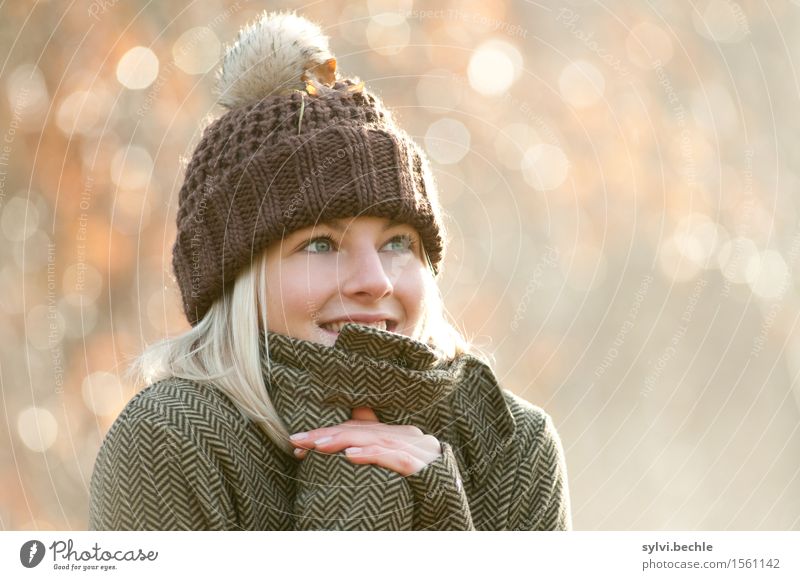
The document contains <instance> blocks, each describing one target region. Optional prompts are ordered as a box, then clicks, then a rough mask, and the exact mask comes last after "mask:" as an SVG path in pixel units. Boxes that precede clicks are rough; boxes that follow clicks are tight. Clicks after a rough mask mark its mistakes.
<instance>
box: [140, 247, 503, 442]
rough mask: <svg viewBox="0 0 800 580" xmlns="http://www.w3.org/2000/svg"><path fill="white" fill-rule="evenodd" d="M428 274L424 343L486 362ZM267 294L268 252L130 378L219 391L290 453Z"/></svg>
mask: <svg viewBox="0 0 800 580" xmlns="http://www.w3.org/2000/svg"><path fill="white" fill-rule="evenodd" d="M427 271H428V275H426V276H425V277H424V279H425V292H424V314H423V324H422V338H421V342H425V343H427V344H428V345H429V346H431V347H432V348H434V349H435V350H436V351H437V352H438V354H439V356H440V357H441V358H444V359H451V358H455V357H456V356H459V355H460V354H465V353H469V354H473V355H475V356H478V357H479V358H481V359H482V360H484V361H486V359H487V357H486V355H484V354H483V353H481V352H479V351H478V350H477V349H475V347H474V346H473V345H472V344H470V342H468V341H467V340H466V339H465V338H464V337H463V335H462V333H461V332H459V331H458V330H457V329H456V328H455V327H454V325H453V324H452V323H451V322H449V321H448V315H447V313H446V309H445V307H444V302H443V299H442V296H441V291H440V290H439V286H438V284H437V283H436V281H435V280H434V278H433V274H432V271H431V270H430V269H428V270H427ZM266 292H267V286H266V252H262V254H261V255H260V256H259V257H257V258H256V259H255V260H253V262H252V263H251V264H250V266H249V267H248V268H247V269H245V270H244V271H243V272H241V273H240V274H239V275H238V276H237V278H236V280H235V281H234V283H233V287H232V288H230V287H229V288H228V289H227V290H226V292H224V293H223V295H222V296H221V297H220V298H219V299H217V300H216V301H215V302H214V303H213V304H212V305H211V308H209V310H208V312H207V313H206V314H205V316H203V318H202V319H201V320H200V321H199V322H198V323H197V324H196V325H195V326H194V327H192V328H190V329H189V330H187V331H186V332H184V333H183V334H180V335H178V336H174V337H169V338H165V339H163V340H161V341H159V342H156V343H154V344H152V345H150V346H149V347H147V348H146V349H145V351H144V352H143V353H142V354H141V355H140V356H139V357H138V358H136V359H135V360H134V361H133V364H132V365H131V367H130V369H129V376H130V378H132V379H133V381H134V382H135V383H137V384H144V385H147V384H152V383H155V382H158V381H160V380H163V379H167V378H171V377H177V378H182V379H187V380H190V381H194V382H197V383H202V384H206V385H210V386H213V387H215V388H218V389H219V390H220V391H222V392H223V393H225V394H226V395H227V396H228V397H229V398H230V399H231V400H232V401H233V402H234V403H236V405H237V406H238V408H239V410H240V411H241V412H242V414H243V415H244V416H245V417H247V418H249V419H251V420H252V421H254V422H255V423H256V424H257V425H258V426H259V427H260V428H261V429H263V430H264V432H265V433H266V434H267V435H268V436H269V437H270V439H272V440H273V441H274V442H275V443H276V444H277V445H278V446H279V447H280V448H282V449H283V450H284V451H285V452H286V453H291V452H292V446H291V445H290V444H289V443H288V442H287V440H288V438H289V432H288V431H287V429H286V425H285V424H284V423H283V421H282V420H281V418H280V417H279V415H278V413H277V411H276V410H275V407H274V406H273V404H272V401H271V400H270V398H269V394H268V392H267V388H266V384H265V381H264V374H263V371H262V369H263V363H262V360H261V356H262V352H263V350H262V346H261V335H262V330H261V329H263V328H268V326H267V315H268V313H267V309H266V304H267V294H266ZM234 329H235V332H234Z"/></svg>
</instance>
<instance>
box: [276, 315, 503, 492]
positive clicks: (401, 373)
mask: <svg viewBox="0 0 800 580" xmlns="http://www.w3.org/2000/svg"><path fill="white" fill-rule="evenodd" d="M266 343H267V351H268V356H264V357H263V358H262V360H263V372H264V377H265V379H266V382H267V385H268V388H269V393H270V397H271V398H272V401H273V403H274V405H275V407H276V409H277V410H278V412H279V414H280V415H281V417H282V418H283V419H284V421H285V422H286V424H287V427H288V428H289V429H290V430H292V431H295V430H304V429H313V428H316V427H322V426H326V425H330V424H336V423H338V422H341V421H344V420H347V419H349V418H350V410H351V409H352V408H354V407H362V406H365V407H371V408H372V409H374V410H375V412H376V414H377V415H378V417H379V419H380V420H381V421H382V422H384V423H397V424H411V425H416V426H418V427H420V428H421V429H422V430H423V431H425V432H428V433H433V434H435V435H437V436H445V437H449V438H451V439H452V440H451V441H449V442H450V443H452V444H453V448H454V450H455V452H456V454H457V455H459V456H460V458H461V459H462V460H463V461H465V462H466V463H467V465H469V469H470V470H471V471H472V473H471V474H468V475H469V476H470V478H472V477H474V479H476V480H477V479H481V478H482V475H484V474H485V471H486V470H487V469H488V468H489V467H490V465H491V461H488V460H487V458H486V455H487V454H491V455H492V456H494V455H496V454H497V453H498V452H499V451H500V448H502V447H504V446H505V445H507V444H508V443H509V442H510V440H511V438H512V437H513V435H514V431H515V428H514V419H513V417H512V415H511V412H510V410H509V409H508V407H507V405H506V403H505V399H504V397H503V394H502V392H501V389H500V386H499V385H498V384H497V382H496V380H495V377H494V373H493V372H492V371H491V369H490V368H489V367H488V365H486V364H485V363H484V362H483V361H481V360H480V359H478V358H476V357H475V356H472V355H469V354H462V355H459V356H457V357H455V358H453V359H446V358H444V357H441V356H440V355H439V354H438V353H437V351H435V350H434V349H432V348H431V347H430V346H428V345H426V344H424V343H422V342H419V341H416V340H414V339H412V338H410V337H407V336H403V335H399V334H394V333H390V332H387V331H384V330H379V329H376V328H372V327H369V326H364V325H360V324H355V323H348V324H345V325H344V327H343V328H342V329H341V331H340V332H339V335H338V337H337V339H336V342H335V343H334V345H333V346H325V345H322V344H318V343H315V342H311V341H307V340H301V339H297V338H293V337H289V336H286V335H283V334H278V333H274V332H268V333H267V340H266ZM456 440H457V441H456Z"/></svg>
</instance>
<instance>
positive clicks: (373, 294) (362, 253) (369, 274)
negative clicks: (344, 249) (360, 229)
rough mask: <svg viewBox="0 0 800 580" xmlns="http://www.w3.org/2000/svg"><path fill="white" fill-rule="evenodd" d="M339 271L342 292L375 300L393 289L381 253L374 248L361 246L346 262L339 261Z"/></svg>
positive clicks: (388, 293)
mask: <svg viewBox="0 0 800 580" xmlns="http://www.w3.org/2000/svg"><path fill="white" fill-rule="evenodd" d="M342 271H343V272H342ZM340 272H341V273H343V274H344V276H343V278H344V279H343V280H342V279H340V288H341V292H342V294H345V295H348V296H354V297H358V298H371V299H373V300H377V299H379V298H383V297H385V296H388V295H390V294H391V293H392V292H393V291H394V285H393V284H392V280H391V278H390V277H389V275H388V274H387V272H386V269H385V268H384V264H383V260H382V259H381V255H380V254H379V253H378V252H377V251H376V250H375V249H374V248H371V247H367V248H363V249H360V250H359V251H358V252H355V253H353V254H351V255H350V256H348V258H347V263H346V264H341V263H340Z"/></svg>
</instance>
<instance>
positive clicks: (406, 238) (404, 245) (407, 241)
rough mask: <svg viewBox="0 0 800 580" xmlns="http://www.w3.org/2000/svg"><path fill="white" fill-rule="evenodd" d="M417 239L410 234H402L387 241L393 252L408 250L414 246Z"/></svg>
mask: <svg viewBox="0 0 800 580" xmlns="http://www.w3.org/2000/svg"><path fill="white" fill-rule="evenodd" d="M415 245H416V241H415V240H414V239H413V238H412V237H411V236H410V235H408V234H401V235H399V236H395V237H393V238H392V239H391V240H389V241H388V242H386V246H391V247H390V248H389V249H390V250H391V251H392V252H407V251H410V250H412V249H413V248H414V246H415ZM386 246H384V247H386Z"/></svg>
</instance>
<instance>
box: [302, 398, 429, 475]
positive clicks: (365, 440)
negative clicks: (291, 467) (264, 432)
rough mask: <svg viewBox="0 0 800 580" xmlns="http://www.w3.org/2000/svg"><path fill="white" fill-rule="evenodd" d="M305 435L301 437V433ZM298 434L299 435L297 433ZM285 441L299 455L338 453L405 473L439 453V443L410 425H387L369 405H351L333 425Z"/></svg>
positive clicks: (354, 459) (418, 467)
mask: <svg viewBox="0 0 800 580" xmlns="http://www.w3.org/2000/svg"><path fill="white" fill-rule="evenodd" d="M303 435H305V437H302V436H303ZM298 436H299V437H298ZM292 437H294V439H289V442H290V443H291V444H292V445H294V446H295V455H296V456H297V457H298V458H299V459H303V458H304V457H305V456H306V454H307V453H308V450H309V449H314V450H316V451H319V452H322V453H338V452H339V451H342V450H344V452H345V456H346V457H347V458H348V459H349V460H350V461H352V462H353V463H359V464H365V463H372V464H374V465H380V466H381V467H385V468H386V469H391V470H392V471H395V472H397V473H399V474H400V475H403V476H406V475H411V474H413V473H416V472H417V471H419V470H421V469H422V468H423V467H425V466H426V465H428V464H429V463H431V462H432V461H434V460H435V459H437V458H438V457H440V456H441V455H442V445H441V443H439V440H438V439H437V438H436V437H434V436H433V435H425V434H424V433H423V432H422V431H421V430H420V429H419V428H418V427H414V426H413V425H387V424H385V423H381V422H380V421H378V417H377V415H375V412H374V411H373V410H372V409H370V408H369V407H357V408H355V409H353V412H352V419H350V420H349V421H345V422H344V423H342V424H340V425H335V426H333V427H322V428H320V429H313V430H311V431H308V432H305V433H295V434H294V435H292Z"/></svg>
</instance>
